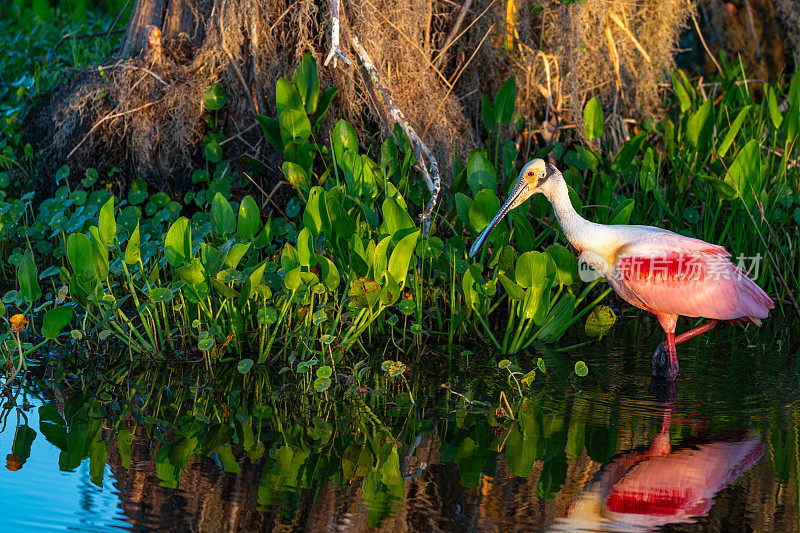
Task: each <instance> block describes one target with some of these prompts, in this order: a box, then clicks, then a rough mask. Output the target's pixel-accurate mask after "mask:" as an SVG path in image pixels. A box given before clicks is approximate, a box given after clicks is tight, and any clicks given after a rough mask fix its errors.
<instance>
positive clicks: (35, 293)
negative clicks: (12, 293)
mask: <svg viewBox="0 0 800 533" xmlns="http://www.w3.org/2000/svg"><path fill="white" fill-rule="evenodd" d="M38 276H39V274H38V272H37V270H36V263H34V261H33V254H32V253H31V252H30V250H28V251H27V252H25V255H24V256H23V257H22V262H21V263H20V265H19V269H18V270H17V281H19V295H20V297H21V298H22V300H23V301H25V302H27V303H29V304H32V303H34V302H36V301H37V300H39V298H41V297H42V289H40V288H39V277H38Z"/></svg>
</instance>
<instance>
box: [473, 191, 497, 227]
mask: <svg viewBox="0 0 800 533" xmlns="http://www.w3.org/2000/svg"><path fill="white" fill-rule="evenodd" d="M498 211H500V200H498V199H497V196H495V194H494V190H493V189H483V190H481V191H480V192H479V193H478V194H477V195H475V201H474V202H472V207H470V208H469V226H470V229H471V230H472V231H473V232H475V233H480V232H481V231H483V230H484V228H486V226H488V225H489V222H491V221H492V219H493V218H494V216H495V215H496V214H497V212H498Z"/></svg>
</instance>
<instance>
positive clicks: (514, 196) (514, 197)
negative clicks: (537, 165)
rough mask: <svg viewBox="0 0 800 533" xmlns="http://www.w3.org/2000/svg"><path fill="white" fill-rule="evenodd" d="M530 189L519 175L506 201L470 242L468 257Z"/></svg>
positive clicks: (527, 195)
mask: <svg viewBox="0 0 800 533" xmlns="http://www.w3.org/2000/svg"><path fill="white" fill-rule="evenodd" d="M530 189H531V187H530V185H529V184H528V182H527V180H525V178H524V177H522V175H520V177H519V179H518V180H517V183H516V185H514V190H512V191H511V194H510V195H509V197H508V200H506V203H505V204H503V207H501V208H500V211H498V212H497V214H496V215H495V216H494V218H493V219H492V221H491V222H489V225H488V226H486V229H484V230H483V231H482V232H481V234H480V235H478V238H477V239H475V242H474V243H472V247H471V248H470V249H469V256H470V257H472V256H473V255H475V254H476V253H478V252H479V251H480V249H481V248H482V247H483V243H484V242H485V241H486V238H487V237H488V236H489V234H490V233H491V232H492V230H494V228H495V227H496V226H497V225H498V224H499V223H500V221H501V220H503V217H505V216H506V215H507V214H508V212H509V211H511V210H512V209H514V208H515V207H517V206H518V205H519V204H521V203H522V202H524V201H525V200H527V199H528V197H529V196H530V195H531V192H530Z"/></svg>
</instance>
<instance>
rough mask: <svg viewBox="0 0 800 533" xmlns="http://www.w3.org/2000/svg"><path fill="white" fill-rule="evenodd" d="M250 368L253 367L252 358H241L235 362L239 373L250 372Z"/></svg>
mask: <svg viewBox="0 0 800 533" xmlns="http://www.w3.org/2000/svg"><path fill="white" fill-rule="evenodd" d="M251 368H253V360H252V359H242V360H241V361H239V362H238V363H237V364H236V370H238V371H239V373H240V374H247V373H248V372H250V369H251Z"/></svg>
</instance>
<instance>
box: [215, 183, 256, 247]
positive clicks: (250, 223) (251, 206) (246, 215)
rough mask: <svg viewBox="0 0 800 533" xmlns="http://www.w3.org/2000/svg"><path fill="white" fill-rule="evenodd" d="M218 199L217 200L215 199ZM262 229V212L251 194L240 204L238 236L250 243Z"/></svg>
mask: <svg viewBox="0 0 800 533" xmlns="http://www.w3.org/2000/svg"><path fill="white" fill-rule="evenodd" d="M215 199H216V198H215ZM260 229H261V211H260V210H259V209H258V204H257V203H256V201H255V200H254V199H253V197H252V196H250V195H249V194H248V195H247V196H245V197H244V198H243V199H242V203H241V204H239V218H238V219H237V221H236V235H237V236H238V237H239V240H240V241H243V242H249V241H252V240H253V238H255V236H256V234H257V233H258V230H260Z"/></svg>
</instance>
